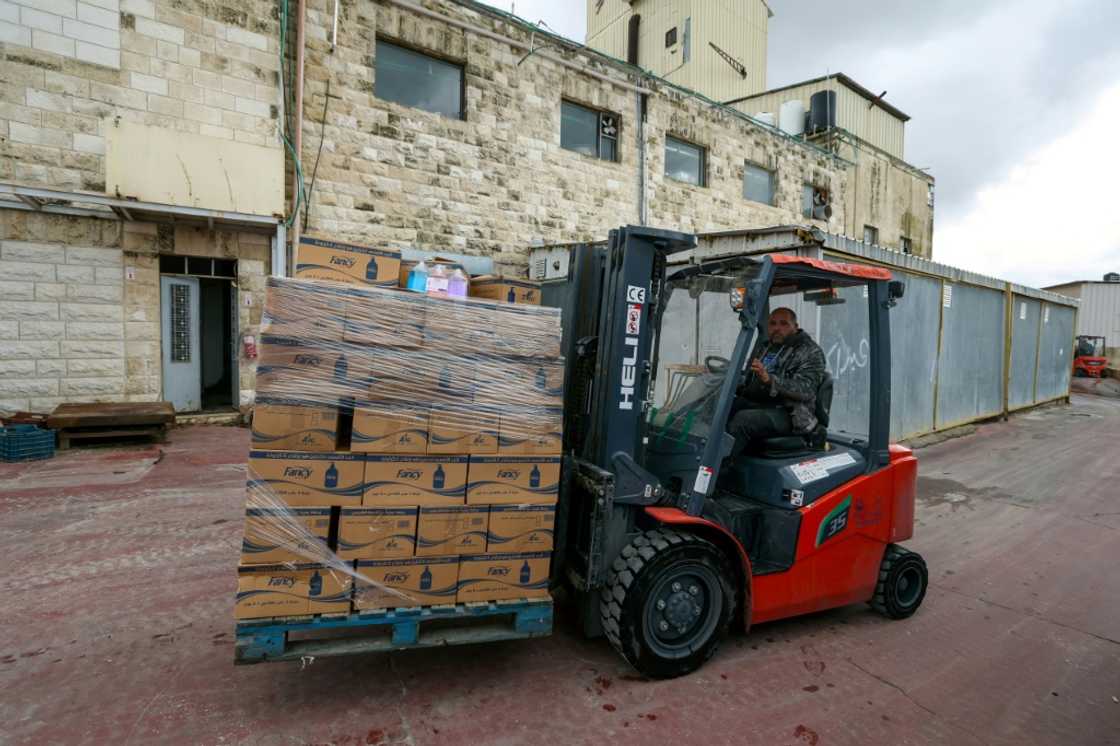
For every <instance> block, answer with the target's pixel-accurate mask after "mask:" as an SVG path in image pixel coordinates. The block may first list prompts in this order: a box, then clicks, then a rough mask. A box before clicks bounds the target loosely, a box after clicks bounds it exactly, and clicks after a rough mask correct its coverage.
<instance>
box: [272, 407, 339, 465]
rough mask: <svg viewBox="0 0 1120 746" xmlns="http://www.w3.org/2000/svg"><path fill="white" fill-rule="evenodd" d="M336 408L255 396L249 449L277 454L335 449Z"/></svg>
mask: <svg viewBox="0 0 1120 746" xmlns="http://www.w3.org/2000/svg"><path fill="white" fill-rule="evenodd" d="M337 438H338V409H337V408H336V407H333V406H325V405H323V404H317V403H312V402H307V401H303V400H299V399H283V398H273V397H258V398H257V402H256V404H255V405H254V406H253V447H254V448H268V449H273V450H278V451H308V452H316V453H319V452H324V451H333V450H334V449H335V441H336V440H337Z"/></svg>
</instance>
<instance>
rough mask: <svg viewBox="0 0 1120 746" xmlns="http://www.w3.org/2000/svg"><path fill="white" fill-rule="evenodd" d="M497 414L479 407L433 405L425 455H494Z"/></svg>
mask: <svg viewBox="0 0 1120 746" xmlns="http://www.w3.org/2000/svg"><path fill="white" fill-rule="evenodd" d="M498 424H499V418H498V411H497V409H493V408H487V407H484V406H480V405H474V406H471V407H448V406H439V405H437V406H434V407H432V410H431V419H430V424H429V427H428V432H429V439H428V453H459V454H463V453H497V452H498Z"/></svg>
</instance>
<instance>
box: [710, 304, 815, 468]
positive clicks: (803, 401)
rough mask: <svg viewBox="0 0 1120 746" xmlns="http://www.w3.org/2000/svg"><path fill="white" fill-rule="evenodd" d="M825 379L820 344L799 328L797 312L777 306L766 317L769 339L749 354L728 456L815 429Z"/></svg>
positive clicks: (736, 403) (733, 422)
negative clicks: (765, 441) (752, 445)
mask: <svg viewBox="0 0 1120 746" xmlns="http://www.w3.org/2000/svg"><path fill="white" fill-rule="evenodd" d="M824 377H825V358H824V352H823V351H822V350H821V348H820V345H818V344H817V343H816V342H814V341H813V339H812V337H810V336H809V335H808V334H807V333H806V332H805V331H804V330H802V329H801V328H800V327H799V326H798V325H797V314H795V313H794V312H793V310H792V309H790V308H778V309H776V310H775V311H774V312H773V313H771V314H770V319H769V322H768V334H767V339H765V340H759V343H758V345H757V346H756V347H755V350H754V353H753V354H752V355H751V362H750V368H749V370H748V371H747V376H746V380H745V381H744V382H743V384H742V385H740V387H739V390H738V396H736V398H735V404H734V405H733V409H732V411H733V412H734V413H735V414H734V416H733V417H732V418H731V420H730V422H729V423H728V431H729V432H730V434H731V435H732V436H733V437H734V438H735V450H734V451H733V452H732V456H738V455H739V454H741V453H743V451H744V450H745V449H746V447H747V445H748V444H749V443H750V442H752V441H754V442H757V441H759V440H761V439H765V438H774V437H778V436H783V435H794V434H797V435H809V434H811V433H813V432H814V431H815V430H816V429H817V424H818V423H817V418H816V415H815V414H814V411H815V405H816V398H817V390H818V389H819V388H820V386H821V382H822V381H823V380H824Z"/></svg>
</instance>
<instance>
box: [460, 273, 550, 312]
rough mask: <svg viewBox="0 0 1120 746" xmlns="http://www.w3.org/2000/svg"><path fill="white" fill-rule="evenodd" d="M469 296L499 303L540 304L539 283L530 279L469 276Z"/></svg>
mask: <svg viewBox="0 0 1120 746" xmlns="http://www.w3.org/2000/svg"><path fill="white" fill-rule="evenodd" d="M471 297H472V298H485V299H487V300H495V301H498V302H500V303H515V304H516V303H520V304H521V305H529V306H539V305H540V304H541V284H540V283H539V282H533V281H531V280H515V279H512V278H509V277H498V276H495V275H478V276H477V277H473V278H471Z"/></svg>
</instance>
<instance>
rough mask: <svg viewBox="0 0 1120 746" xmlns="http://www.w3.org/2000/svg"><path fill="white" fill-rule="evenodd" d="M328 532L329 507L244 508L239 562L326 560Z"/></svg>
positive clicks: (257, 563) (329, 527) (244, 563)
mask: <svg viewBox="0 0 1120 746" xmlns="http://www.w3.org/2000/svg"><path fill="white" fill-rule="evenodd" d="M330 532H331V509H330V508H246V509H245V534H244V536H243V537H242V539H241V564H243V565H261V564H271V563H276V562H315V561H317V560H319V559H325V558H327V557H330V549H329V548H328V547H327V541H328V539H329V537H330Z"/></svg>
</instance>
